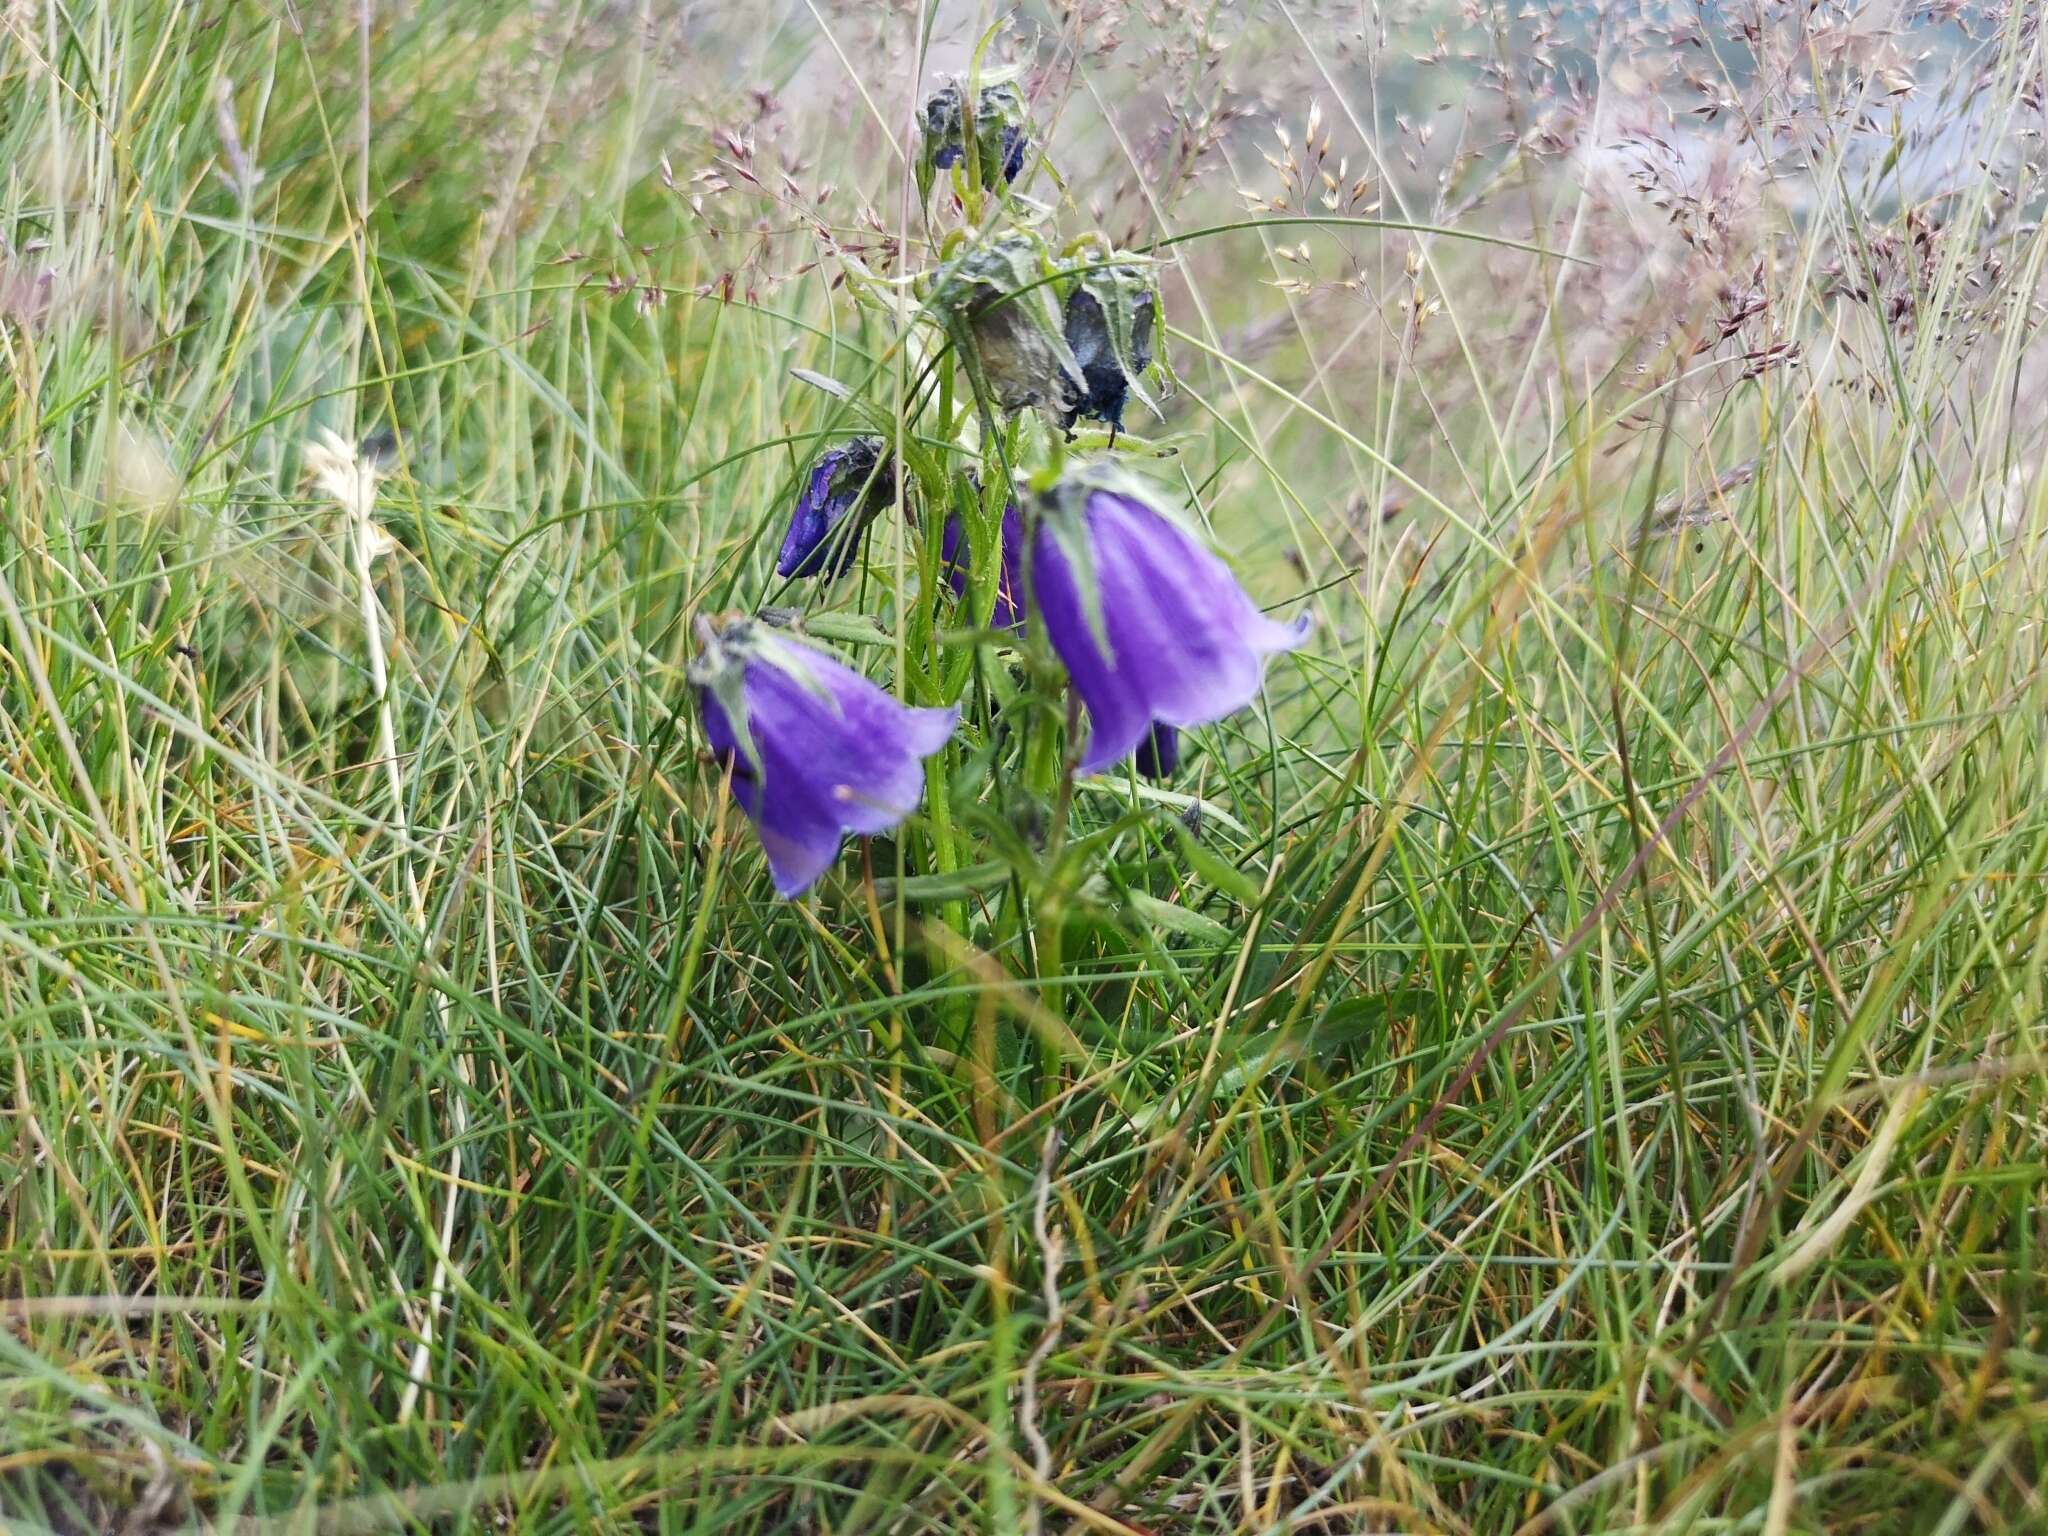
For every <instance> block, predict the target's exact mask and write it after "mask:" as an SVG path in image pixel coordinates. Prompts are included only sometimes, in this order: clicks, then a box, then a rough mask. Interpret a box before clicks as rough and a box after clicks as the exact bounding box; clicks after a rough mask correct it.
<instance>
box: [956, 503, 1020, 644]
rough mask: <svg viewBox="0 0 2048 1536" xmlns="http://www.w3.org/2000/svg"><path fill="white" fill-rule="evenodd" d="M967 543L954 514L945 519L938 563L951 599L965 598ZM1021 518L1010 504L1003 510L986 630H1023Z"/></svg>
mask: <svg viewBox="0 0 2048 1536" xmlns="http://www.w3.org/2000/svg"><path fill="white" fill-rule="evenodd" d="M966 546H967V540H966V537H965V534H964V531H963V529H962V527H961V524H960V514H959V513H958V512H955V513H954V514H953V515H952V516H951V517H949V518H947V519H946V532H945V535H944V537H943V538H942V539H941V541H940V544H939V562H940V564H941V565H942V566H943V567H944V569H945V572H946V580H947V582H948V583H949V584H950V585H951V586H952V588H953V595H954V596H955V597H965V596H966V595H967V547H966ZM1023 566H1024V514H1023V513H1021V512H1019V511H1018V510H1017V503H1016V502H1014V501H1013V502H1011V503H1010V504H1009V505H1008V506H1006V507H1004V508H1003V568H1002V571H1001V573H1000V574H999V575H998V576H997V577H996V603H995V609H994V611H993V612H992V613H991V614H990V615H989V620H988V624H989V628H990V629H1022V628H1023V627H1024V580H1023Z"/></svg>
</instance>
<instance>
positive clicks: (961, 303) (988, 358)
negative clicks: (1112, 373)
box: [931, 230, 1086, 415]
mask: <svg viewBox="0 0 2048 1536" xmlns="http://www.w3.org/2000/svg"><path fill="white" fill-rule="evenodd" d="M1060 270H1061V269H1060V268H1059V266H1058V265H1057V264H1055V263H1054V261H1053V259H1052V257H1051V255H1050V254H1049V253H1048V252H1047V250H1046V248H1045V244H1044V242H1043V241H1041V240H1039V239H1037V238H1036V237H1035V236H1032V235H1029V234H1025V233H1024V232H1022V231H1020V230H1012V231H1010V232H1008V233H1005V234H1001V235H998V236H996V237H995V238H994V239H993V240H988V241H984V242H983V243H981V244H979V245H976V246H972V247H970V248H969V249H967V250H964V251H962V252H961V253H960V254H959V255H957V256H955V257H953V258H952V260H950V261H949V262H947V263H946V265H945V267H944V268H943V269H941V271H940V273H939V276H938V280H937V281H936V282H935V283H934V284H933V286H932V293H931V304H932V308H933V311H934V312H935V313H936V314H937V316H938V317H939V322H940V323H941V324H942V325H944V326H945V328H946V333H947V335H949V336H950V337H951V338H952V340H953V345H954V347H955V349H956V350H957V351H958V352H959V353H960V356H961V360H962V361H963V362H964V363H965V364H966V365H967V368H968V371H969V376H970V378H972V377H975V376H976V375H978V376H979V378H980V380H981V381H982V383H983V384H985V385H986V386H987V388H988V391H989V394H990V395H991V396H992V397H993V399H994V402H995V404H996V405H997V406H998V407H999V408H1000V409H1002V410H1005V411H1018V410H1022V409H1024V407H1026V406H1031V405H1042V406H1045V407H1046V408H1047V409H1049V410H1051V411H1054V412H1057V413H1059V414H1062V415H1064V414H1065V413H1066V412H1067V411H1069V410H1071V409H1072V408H1073V405H1074V402H1075V401H1076V400H1078V399H1080V398H1081V395H1082V392H1083V391H1084V389H1085V388H1086V380H1085V378H1084V376H1083V375H1082V372H1081V364H1080V362H1079V361H1078V360H1077V359H1076V358H1075V356H1074V353H1073V349H1072V348H1070V347H1069V346H1068V345H1067V338H1066V319H1065V316H1064V314H1063V313H1062V311H1061V308H1060V301H1059V299H1058V297H1057V295H1056V289H1055V283H1056V281H1057V279H1058V277H1059V275H1060Z"/></svg>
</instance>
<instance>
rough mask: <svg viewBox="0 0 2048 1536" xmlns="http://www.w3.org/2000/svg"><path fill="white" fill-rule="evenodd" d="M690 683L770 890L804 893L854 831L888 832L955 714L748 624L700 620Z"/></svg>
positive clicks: (912, 805) (911, 803) (920, 789)
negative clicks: (898, 695) (757, 843)
mask: <svg viewBox="0 0 2048 1536" xmlns="http://www.w3.org/2000/svg"><path fill="white" fill-rule="evenodd" d="M697 637H698V650H697V655H696V657H695V658H694V659H693V660H692V661H691V663H690V672H689V678H690V682H691V683H692V685H694V687H695V688H696V690H697V704H698V708H699V709H700V710H701V711H702V713H703V719H704V735H705V738H706V740H707V741H708V742H709V744H710V747H711V751H712V753H713V754H714V755H715V756H716V757H717V758H718V759H719V761H720V762H722V763H725V764H728V765H729V766H730V768H731V771H732V793H733V798H734V799H735V800H737V801H738V802H739V805H740V809H741V810H743V811H745V812H746V813H747V817H748V819H749V820H751V821H752V822H753V823H754V830H755V831H756V832H758V833H759V834H760V837H761V847H762V849H763V851H764V852H766V854H767V855H768V870H769V873H770V874H772V875H773V876H774V878H775V890H776V893H777V894H778V895H781V896H784V897H791V896H798V895H801V894H802V893H803V892H804V891H806V890H808V889H809V888H810V886H811V884H812V883H813V882H814V881H815V880H816V879H817V878H818V876H820V875H821V874H823V873H824V872H825V871H826V870H827V869H829V868H830V867H831V865H832V861H833V859H834V858H836V857H837V856H838V853H839V845H840V843H841V842H842V841H843V840H844V838H845V836H846V834H847V833H849V832H856V833H862V834H868V833H874V832H886V831H887V830H888V829H889V828H891V827H893V826H895V825H896V824H897V823H898V822H900V821H902V820H903V818H904V817H906V816H908V815H909V814H910V813H911V812H912V811H914V810H916V809H917V806H918V802H919V801H920V800H921V799H922V798H923V796H924V768H923V760H924V759H925V758H927V757H929V756H931V754H932V753H934V752H936V751H938V750H939V748H940V747H942V746H944V745H945V744H946V739H947V737H949V736H951V735H952V734H953V727H954V725H955V723H956V722H957V721H958V720H959V718H960V712H959V711H958V710H957V709H912V708H909V707H908V706H906V705H904V704H901V703H899V702H898V701H897V700H895V699H893V698H891V697H890V696H889V695H888V694H887V693H884V692H883V691H882V690H881V689H880V688H878V687H876V686H875V685H874V684H873V683H871V682H869V681H868V680H867V679H866V678H864V677H862V676H861V675H860V674H859V673H858V672H855V671H854V670H853V669H852V668H850V667H848V666H846V665H844V664H843V663H841V662H839V661H837V660H835V659H834V658H833V657H831V656H829V655H827V654H826V653H825V652H824V651H821V650H819V649H817V648H816V647H814V646H811V645H807V644H805V643H804V642H802V641H800V640H797V639H795V638H793V637H792V636H790V635H788V634H786V633H782V632H779V631H776V630H772V629H770V628H768V627H767V626H766V625H764V624H761V623H760V622H758V621H756V620H753V619H744V618H741V619H731V620H728V621H727V622H726V623H724V624H723V625H722V626H720V625H714V624H713V623H712V622H711V621H710V620H708V619H703V618H700V619H699V620H698V621H697Z"/></svg>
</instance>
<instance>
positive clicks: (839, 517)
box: [775, 437, 896, 576]
mask: <svg viewBox="0 0 2048 1536" xmlns="http://www.w3.org/2000/svg"><path fill="white" fill-rule="evenodd" d="M895 499H896V476H895V473H894V469H893V466H892V465H891V464H890V462H889V461H888V460H887V459H886V458H884V457H883V454H882V440H881V439H880V438H879V437H855V438H849V439H848V440H847V441H846V442H843V443H840V444H838V445H837V446H836V447H832V448H827V449H826V450H825V451H824V452H823V453H821V454H819V455H818V456H817V458H815V459H813V460H812V461H811V471H810V474H809V475H808V476H807V477H806V478H805V481H804V489H803V494H802V495H800V496H798V497H797V500H796V511H795V512H794V513H792V514H791V516H790V519H789V532H788V533H787V534H786V535H785V536H784V537H783V540H782V553H781V554H780V555H778V556H777V557H776V561H775V574H776V575H778V576H821V575H822V576H843V575H845V574H846V572H847V571H848V570H849V569H851V568H852V566H853V561H854V556H855V555H856V554H857V553H859V550H860V536H861V535H862V534H863V533H865V532H866V531H867V526H868V524H869V523H870V522H871V521H873V519H874V516H875V514H876V513H877V512H879V511H880V510H881V509H882V508H883V507H886V506H888V505H889V503H890V502H892V501H894V500H895Z"/></svg>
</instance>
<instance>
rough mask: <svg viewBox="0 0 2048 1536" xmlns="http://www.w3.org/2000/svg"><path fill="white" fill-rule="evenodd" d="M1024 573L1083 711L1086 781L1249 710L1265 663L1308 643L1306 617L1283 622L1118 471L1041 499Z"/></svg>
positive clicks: (1094, 474)
mask: <svg viewBox="0 0 2048 1536" xmlns="http://www.w3.org/2000/svg"><path fill="white" fill-rule="evenodd" d="M1027 574H1028V591H1029V594H1030V600H1031V605H1032V607H1033V609H1034V610H1035V611H1036V612H1037V613H1038V615H1039V617H1040V619H1041V620H1042V621H1043V623H1044V625H1045V630H1046V635H1047V637H1048V638H1049V639H1050V640H1051V641H1052V646H1053V649H1054V650H1055V651H1057V652H1058V653H1059V657H1060V660H1061V661H1063V662H1065V663H1066V667H1067V673H1068V676H1069V677H1070V678H1071V680H1072V683H1073V687H1074V691H1075V692H1076V693H1077V694H1079V695H1080V698H1081V702H1082V704H1084V705H1085V706H1086V707H1087V710H1088V740H1087V745H1086V746H1085V748H1084V749H1083V750H1082V752H1081V757H1080V765H1079V766H1080V771H1081V772H1083V773H1099V772H1101V771H1102V770H1103V769H1105V768H1108V767H1110V766H1111V765H1113V764H1115V763H1118V762H1121V761H1122V760H1123V759H1124V758H1126V757H1128V756H1130V754H1131V753H1132V751H1133V750H1134V749H1135V748H1136V747H1137V746H1138V745H1139V743H1140V742H1142V741H1145V740H1146V739H1147V737H1148V735H1149V733H1151V732H1152V730H1153V729H1154V727H1155V725H1166V726H1187V725H1202V724H1205V723H1207V722H1208V721H1211V720H1220V719H1222V718H1223V717H1224V716H1225V715H1228V714H1231V713H1232V712H1233V711H1236V710H1239V709H1242V708H1244V706H1245V705H1247V704H1249V703H1251V701H1252V700H1253V699H1254V698H1255V697H1257V695H1258V692H1259V685H1260V682H1261V680H1262V679H1263V677H1264V674H1265V666H1266V658H1267V657H1268V656H1272V655H1275V654H1277V653H1278V652H1281V651H1291V650H1293V649H1294V648H1295V647H1296V646H1298V645H1300V644H1301V642H1302V641H1303V639H1305V638H1306V637H1307V635H1308V629H1309V617H1308V615H1307V614H1303V615H1302V616H1301V617H1300V618H1299V619H1297V620H1296V621H1295V622H1294V623H1292V624H1278V623H1275V622H1274V621H1273V620H1271V619H1269V618H1267V617H1266V616H1265V615H1264V614H1262V613H1261V612H1259V610H1258V608H1257V607H1256V606H1255V605H1254V604H1253V602H1252V600H1251V599H1250V598H1249V597H1248V596H1246V595H1245V591H1244V588H1242V587H1241V586H1239V585H1238V583H1237V578H1236V577H1235V576H1233V575H1231V573H1230V568H1229V567H1228V566H1227V565H1225V564H1224V563H1223V562H1222V561H1221V560H1220V559H1218V558H1217V557H1216V556H1215V555H1214V554H1212V553H1211V552H1210V551H1209V550H1208V549H1207V548H1206V547H1204V546H1203V544H1202V543H1201V542H1200V541H1199V540H1198V539H1197V538H1196V537H1195V535H1194V534H1192V533H1190V532H1189V531H1188V530H1187V529H1186V528H1184V527H1182V526H1181V524H1180V521H1179V520H1178V519H1177V518H1176V517H1174V516H1172V515H1171V514H1169V513H1167V512H1166V511H1164V510H1163V509H1162V508H1161V506H1160V504H1159V493H1158V492H1157V491H1156V490H1154V489H1153V488H1152V487H1150V486H1148V485H1147V484H1145V483H1144V482H1143V481H1140V480H1137V479H1136V478H1135V477H1133V476H1130V475H1128V474H1125V473H1123V472H1122V471H1120V470H1118V469H1116V468H1115V467H1114V466H1110V465H1090V466H1086V467H1084V468H1082V469H1079V470H1076V471H1072V472H1069V473H1068V474H1067V475H1066V477H1065V478H1063V479H1062V480H1061V481H1060V482H1059V484H1058V485H1056V486H1055V487H1053V489H1052V491H1051V492H1050V493H1049V494H1047V495H1046V496H1044V497H1043V498H1041V500H1040V501H1039V503H1038V505H1037V508H1036V516H1035V521H1034V525H1033V527H1032V531H1031V559H1030V564H1029V567H1028V573H1027ZM1154 760H1155V762H1156V761H1158V756H1157V748H1156V746H1155V749H1154Z"/></svg>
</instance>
